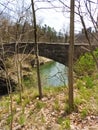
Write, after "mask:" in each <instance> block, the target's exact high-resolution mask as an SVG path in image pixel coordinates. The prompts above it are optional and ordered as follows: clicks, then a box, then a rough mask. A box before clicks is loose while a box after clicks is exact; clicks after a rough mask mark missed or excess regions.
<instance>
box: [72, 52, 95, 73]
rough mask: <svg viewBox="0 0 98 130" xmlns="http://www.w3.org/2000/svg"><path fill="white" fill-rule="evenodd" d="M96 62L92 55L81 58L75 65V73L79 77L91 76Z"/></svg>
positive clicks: (88, 54)
mask: <svg viewBox="0 0 98 130" xmlns="http://www.w3.org/2000/svg"><path fill="white" fill-rule="evenodd" d="M94 69H95V62H94V60H93V57H92V55H91V54H90V53H86V54H85V55H83V56H81V57H80V58H79V59H78V60H77V61H76V63H75V65H74V71H75V72H76V74H77V75H79V76H84V75H86V74H88V75H90V74H92V73H93V72H94Z"/></svg>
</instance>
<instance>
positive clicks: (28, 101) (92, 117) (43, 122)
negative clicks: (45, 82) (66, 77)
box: [0, 80, 98, 130]
mask: <svg viewBox="0 0 98 130" xmlns="http://www.w3.org/2000/svg"><path fill="white" fill-rule="evenodd" d="M96 84H97V83H96ZM88 85H89V84H88ZM43 94H44V95H43V98H42V100H39V99H38V92H37V90H36V89H34V88H32V89H31V88H30V89H29V90H24V92H23V93H22V102H21V100H20V94H19V93H16V94H15V93H13V94H12V99H13V100H12V110H13V113H12V115H11V109H10V105H11V100H10V97H9V96H3V97H1V99H0V130H11V128H10V126H11V121H13V130H98V86H96V85H95V84H94V85H93V87H92V88H87V87H86V86H85V83H84V82H82V81H81V80H78V81H77V83H76V84H75V85H74V104H75V110H74V111H73V112H72V113H71V114H68V113H69V107H68V88H67V87H57V88H56V87H55V88H53V87H50V88H44V89H43Z"/></svg>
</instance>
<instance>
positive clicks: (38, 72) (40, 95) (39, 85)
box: [31, 0, 42, 99]
mask: <svg viewBox="0 0 98 130" xmlns="http://www.w3.org/2000/svg"><path fill="white" fill-rule="evenodd" d="M31 4H32V12H33V20H34V41H35V44H36V48H35V49H36V62H37V78H38V89H39V99H41V98H42V87H41V79H40V69H39V54H38V51H39V50H38V43H37V26H36V16H35V9H34V1H33V0H31Z"/></svg>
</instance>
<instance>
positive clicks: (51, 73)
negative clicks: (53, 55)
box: [40, 62, 68, 86]
mask: <svg viewBox="0 0 98 130" xmlns="http://www.w3.org/2000/svg"><path fill="white" fill-rule="evenodd" d="M40 73H41V83H42V86H65V85H67V84H68V76H67V67H65V66H64V65H62V64H60V63H58V62H49V63H46V64H45V65H42V66H41V67H40Z"/></svg>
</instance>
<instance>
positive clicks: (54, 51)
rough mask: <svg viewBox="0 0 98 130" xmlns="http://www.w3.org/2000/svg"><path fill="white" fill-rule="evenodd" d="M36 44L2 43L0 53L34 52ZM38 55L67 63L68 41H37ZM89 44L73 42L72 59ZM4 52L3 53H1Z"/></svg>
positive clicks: (83, 51)
mask: <svg viewBox="0 0 98 130" xmlns="http://www.w3.org/2000/svg"><path fill="white" fill-rule="evenodd" d="M35 47H36V44H35V43H32V42H28V43H26V42H24V43H23V42H22V43H4V44H2V45H0V55H1V56H2V54H5V55H6V56H10V55H13V54H15V53H20V54H30V53H31V54H34V53H35V49H34V48H35ZM38 47H39V56H43V57H46V58H50V59H52V60H54V61H57V62H59V63H62V64H64V65H68V53H69V52H68V50H69V43H38ZM97 47H98V45H92V49H93V50H94V49H96V48H97ZM88 51H90V50H89V45H88V44H86V43H81V44H79V43H75V46H74V56H73V58H74V61H76V60H77V59H78V58H79V57H80V55H82V54H84V53H85V52H88ZM3 52H4V53H3Z"/></svg>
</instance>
